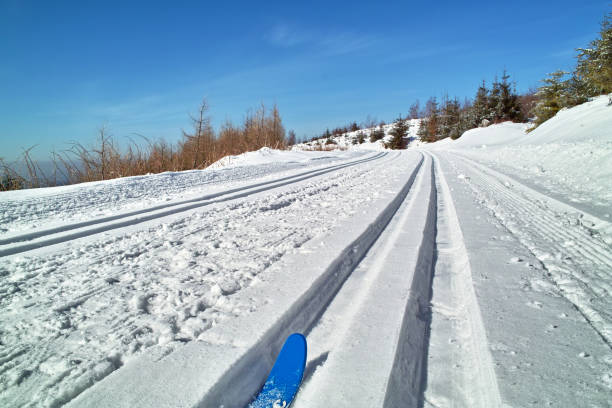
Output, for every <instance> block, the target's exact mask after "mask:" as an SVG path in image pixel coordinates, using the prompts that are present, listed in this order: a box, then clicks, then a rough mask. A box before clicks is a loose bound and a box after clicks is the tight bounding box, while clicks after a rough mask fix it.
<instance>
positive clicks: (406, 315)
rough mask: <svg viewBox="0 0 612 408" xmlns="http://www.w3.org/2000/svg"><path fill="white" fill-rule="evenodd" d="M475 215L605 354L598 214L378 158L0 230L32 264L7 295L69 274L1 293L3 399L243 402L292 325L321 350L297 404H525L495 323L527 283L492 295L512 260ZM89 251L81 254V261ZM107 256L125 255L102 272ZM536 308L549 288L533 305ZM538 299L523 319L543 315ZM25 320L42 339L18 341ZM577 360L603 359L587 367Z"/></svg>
mask: <svg viewBox="0 0 612 408" xmlns="http://www.w3.org/2000/svg"><path fill="white" fill-rule="evenodd" d="M372 185H375V186H376V189H373V188H372ZM459 190H461V191H459ZM461 194H463V196H461ZM460 197H463V198H461V199H459V198H460ZM466 197H467V199H466ZM315 198H316V199H315ZM470 200H473V201H470ZM466 214H475V217H476V218H477V219H480V218H481V216H482V217H483V218H484V215H485V214H488V215H489V217H490V218H487V219H488V220H489V221H488V224H487V223H486V222H485V226H484V227H483V230H482V231H485V232H486V234H488V233H489V228H495V229H497V230H503V231H505V232H507V233H508V235H509V237H510V238H508V240H514V241H516V242H519V243H520V245H521V246H522V248H524V250H525V251H526V252H528V253H529V256H531V257H533V258H534V259H537V262H539V263H540V264H539V266H538V268H540V269H541V270H542V271H543V274H542V276H540V275H538V277H539V278H541V280H540V281H538V280H536V279H534V280H533V282H532V284H533V285H534V287H535V286H536V284H537V285H540V286H542V287H546V288H548V289H549V290H551V291H553V292H554V295H555V299H556V300H555V302H558V303H559V304H561V305H562V307H567V308H568V310H569V308H573V309H575V311H576V313H575V314H576V316H577V317H576V318H575V323H573V324H576V325H577V327H580V328H581V330H582V332H581V336H582V337H581V340H580V341H581V342H583V343H584V344H592V345H593V350H595V349H597V350H599V351H601V350H604V352H605V350H608V351H609V349H610V344H611V343H610V336H611V335H610V325H609V322H610V321H611V320H612V317H611V316H610V315H609V311H610V310H612V307H611V305H610V300H609V298H610V296H609V294H610V289H611V288H610V287H608V286H607V284H606V282H608V281H609V280H610V279H609V273H610V270H612V256H611V254H610V248H609V246H608V245H607V244H606V243H605V241H604V240H603V239H602V237H601V236H600V235H598V232H597V229H596V228H594V227H593V225H594V224H593V223H592V222H591V221H588V222H589V225H585V224H584V220H585V219H587V220H593V219H594V218H593V217H590V216H588V215H587V218H584V216H583V215H579V214H581V213H580V212H579V211H577V210H576V211H575V212H574V211H573V209H572V208H571V207H568V206H567V204H562V203H558V202H556V201H555V200H554V199H550V198H549V197H545V196H543V195H542V194H541V193H539V192H535V191H533V190H531V189H529V188H528V187H525V186H522V185H520V183H518V182H516V181H513V180H511V179H508V178H507V177H506V176H504V175H503V174H500V173H497V172H496V171H495V170H493V169H491V168H488V167H486V166H483V165H481V164H479V163H476V162H474V161H473V160H471V159H469V158H467V157H463V156H459V155H455V154H451V153H440V152H429V151H406V152H401V153H398V152H392V153H388V154H386V153H379V154H375V155H372V156H369V157H366V158H364V159H360V160H354V161H351V162H346V163H341V164H335V165H331V166H326V167H323V168H317V169H315V170H310V171H305V172H301V173H298V174H294V175H292V176H287V177H284V178H280V179H277V180H269V181H266V182H260V183H256V184H248V185H245V186H241V187H240V188H234V189H228V190H226V191H223V192H218V193H215V194H211V195H207V196H203V197H199V198H197V199H190V200H183V201H180V202H173V203H169V204H164V205H158V206H155V207H150V208H147V209H141V210H138V211H132V212H126V213H122V214H118V215H116V216H112V217H103V218H96V219H91V220H88V221H86V222H79V223H74V224H70V225H67V226H64V227H62V228H54V229H47V230H41V231H38V232H34V233H28V234H23V235H20V236H13V237H10V238H5V239H4V240H3V241H1V242H0V245H2V246H4V248H2V249H0V256H4V257H5V258H4V259H7V260H8V261H9V262H10V267H15V268H17V267H22V268H23V269H24V270H23V273H22V274H21V275H20V277H19V279H13V280H12V282H11V284H12V286H10V285H9V286H4V287H3V288H0V291H2V294H3V295H9V298H10V297H11V296H13V297H16V298H18V297H19V296H21V295H20V293H28V295H29V298H35V297H36V296H37V295H38V296H40V294H42V293H46V292H45V291H47V292H48V289H49V285H48V282H47V281H48V280H49V279H51V280H53V279H55V280H56V284H55V286H54V287H56V288H59V287H60V286H62V285H66V282H72V284H73V285H72V286H71V285H68V288H66V287H65V286H64V287H63V288H62V289H61V290H59V289H58V290H57V292H56V293H55V294H56V296H53V293H51V294H50V295H51V296H49V297H48V300H46V301H43V302H42V303H43V304H39V305H37V306H36V307H31V306H32V305H31V304H30V303H28V299H26V298H23V299H19V301H13V302H12V303H11V301H10V300H9V301H6V300H3V301H0V306H2V307H3V308H5V309H6V310H8V311H9V313H12V314H18V313H21V312H23V313H25V314H27V317H28V319H26V321H27V323H26V324H22V325H20V327H19V328H18V330H16V332H15V333H14V334H13V337H8V341H7V340H5V341H4V342H5V344H3V351H2V353H1V354H0V376H4V377H2V378H6V379H7V381H6V383H7V384H12V385H13V386H14V387H18V389H19V390H20V391H19V392H16V393H8V392H7V389H8V388H6V387H5V388H0V403H8V404H9V405H23V406H28V401H29V398H32V396H34V397H36V398H38V399H40V400H44V401H46V404H47V405H51V406H58V405H63V404H68V405H70V406H74V407H80V406H100V407H106V406H109V407H110V406H113V407H137V406H142V407H149V406H181V407H218V406H224V407H243V406H247V405H248V403H249V401H251V399H252V398H253V396H255V395H256V393H257V392H258V390H259V389H260V388H261V386H262V384H263V382H264V381H265V379H266V376H267V373H268V372H269V370H270V369H271V367H272V365H273V363H274V360H275V357H276V355H277V354H278V352H279V351H280V349H281V347H282V345H283V342H284V340H285V339H286V338H287V336H288V335H289V334H291V333H293V332H301V333H304V334H305V335H306V337H307V341H308V347H309V349H308V361H307V365H306V372H305V377H304V381H303V384H302V387H301V389H300V391H299V393H298V395H297V399H296V400H295V403H294V406H295V407H297V408H305V407H326V406H338V407H341V406H350V407H376V406H381V407H423V406H427V407H438V406H450V405H453V406H462V407H501V406H507V405H509V406H513V405H515V404H516V405H519V406H522V405H523V402H524V400H522V399H521V398H528V397H529V396H527V397H526V396H524V395H519V396H516V395H515V394H514V390H512V389H511V388H508V386H507V384H509V383H513V382H514V383H516V382H520V381H525V380H524V379H523V377H525V375H524V374H521V373H518V372H517V373H512V372H510V373H507V372H506V371H504V370H503V367H502V368H500V365H499V361H500V359H502V358H506V357H505V356H502V355H501V353H505V352H506V350H507V348H503V347H501V346H500V345H499V344H500V342H499V336H500V331H499V330H498V329H497V326H496V325H493V324H491V321H492V319H495V318H497V319H501V318H500V316H503V317H504V318H506V316H505V315H503V314H501V313H502V312H499V313H500V314H497V315H496V313H498V311H497V309H496V308H497V307H499V309H500V310H502V309H504V308H508V307H509V305H510V304H511V301H514V300H517V299H518V301H519V302H523V303H521V306H525V305H524V303H525V302H524V301H522V300H521V299H522V298H521V296H523V293H522V292H520V290H518V289H517V293H518V295H512V296H514V297H512V296H511V294H508V295H507V296H506V298H505V299H503V300H502V299H498V301H499V302H502V303H500V306H497V305H496V304H495V303H490V302H489V303H487V302H485V305H486V307H487V309H482V303H483V299H481V298H480V294H481V292H486V290H489V288H490V287H491V285H492V284H491V283H490V281H489V280H488V279H489V278H487V274H488V273H492V272H491V270H490V269H492V268H495V263H496V262H498V261H499V260H498V259H484V260H483V259H478V260H476V261H477V262H475V259H473V258H472V255H471V254H472V253H474V249H473V246H474V245H481V246H482V244H479V243H478V242H479V241H478V239H477V238H478V236H477V234H476V233H475V232H474V231H472V230H471V229H469V228H468V229H467V235H466V233H465V225H464V218H462V217H466ZM577 214H578V215H577ZM356 219H358V220H359V222H355V220H356ZM581 219H582V220H583V223H581V222H580V220H581ZM517 220H520V221H517ZM577 220H578V221H577ZM492 223H495V225H494V226H493V225H492ZM297 225H299V227H297ZM601 225H602V224H597V226H598V227H600V226H601ZM604 227H606V226H604ZM482 231H480V232H482ZM152 232H153V235H154V236H155V237H154V238H152V239H145V238H146V237H148V236H151V235H152V234H151V233H152ZM486 234H485V235H486ZM98 236H100V238H99V239H98V238H96V239H94V238H95V237H98ZM82 238H84V239H85V241H84V244H83V245H80V244H79V242H81V239H82ZM487 239H488V238H487ZM542 242H544V243H545V245H542ZM55 244H61V245H58V246H57V247H55V246H54V245H55ZM495 251H497V252H499V253H501V255H502V256H508V258H510V257H511V255H512V253H510V251H509V250H507V249H504V247H499V248H497V247H496V248H495ZM497 252H496V254H497ZM28 254H32V255H28ZM558 254H563V256H560V255H558ZM27 256H31V258H24V257H27ZM84 256H87V258H88V261H87V263H86V264H85V265H83V264H82V263H80V262H77V260H78V259H79V258H81V257H84ZM496 256H498V255H496ZM513 259H514V258H513ZM521 262H522V261H521ZM26 263H27V265H26ZM511 263H512V262H511ZM106 264H112V265H114V267H113V268H110V269H107V270H104V271H103V273H102V272H100V274H98V273H95V272H96V269H97V268H99V266H100V265H106ZM511 266H512V265H511ZM538 268H535V267H534V268H532V269H534V270H535V272H538V271H539V270H540V269H538ZM8 270H9V267H5V268H4V270H3V269H0V274H2V273H4V274H5V275H7V276H8ZM185 270H187V271H189V273H188V274H187V275H185ZM3 271H4V272H3ZM60 271H61V275H60V274H59V273H60ZM92 271H93V273H92ZM535 272H534V273H535ZM58 275H60V276H58ZM599 278H605V279H599ZM505 279H507V277H506V278H505ZM143 281H145V282H144V283H143ZM515 286H517V287H518V286H519V285H518V284H516V285H515ZM536 292H537V291H536ZM534 293H535V292H534ZM534 293H531V292H529V294H528V295H525V296H540V294H539V292H537V293H535V294H534ZM126 299H127V302H126ZM508 299H509V300H508ZM534 299H536V297H534ZM537 299H539V300H542V299H544V298H542V297H537ZM2 302H5V303H4V304H3V303H2ZM504 302H506V303H504ZM533 305H535V306H536V307H540V308H541V307H542V306H541V305H542V302H539V301H535V300H534V301H531V302H529V304H528V305H527V306H528V307H527V306H525V307H526V309H525V310H531V309H530V308H533V307H534V306H533ZM525 310H524V309H520V310H519V309H517V310H514V311H513V312H514V313H513V315H512V316H514V318H515V319H516V320H518V321H524V322H525V325H524V326H525V327H529V322H528V321H525V319H528V317H529V315H528V314H526V313H527V312H525ZM563 310H565V309H563ZM563 315H564V316H566V318H567V316H569V315H571V312H567V313H564V314H563ZM491 316H494V317H493V318H492V317H491ZM572 316H573V315H571V316H570V317H572ZM557 317H558V316H557V315H555V316H552V315H551V316H549V317H547V318H548V319H555V318H557ZM539 319H542V317H539ZM50 321H53V322H56V323H53V324H49V323H48V322H50ZM40 322H46V323H44V324H42V323H40ZM89 322H93V323H91V324H90V323H89ZM0 323H3V322H1V321H0ZM539 323H541V322H540V321H538V324H539ZM549 326H551V327H552V326H554V327H555V328H556V327H557V326H555V325H552V324H550V325H549ZM100 327H103V328H104V329H100ZM547 327H548V326H547ZM19 330H21V331H19ZM28 330H29V331H32V330H33V331H35V332H36V333H37V335H38V336H39V338H40V337H42V338H44V341H43V342H42V346H41V342H40V340H39V341H38V344H34V342H32V344H28V342H27V341H25V342H24V341H23V340H22V339H20V338H19V336H20V335H21V334H22V333H24V332H26V331H28ZM100 330H105V331H103V332H100ZM100 335H106V336H108V337H107V338H105V341H104V342H100V341H98V340H97V337H99V336H100ZM520 335H523V333H522V332H520V330H519V333H518V334H517V342H520V341H522V340H521V339H522V337H519V336H520ZM491 338H492V339H493V341H492V340H491ZM67 339H69V340H70V341H67ZM19 340H21V341H19ZM507 340H508V342H512V341H513V340H512V339H507ZM519 340H520V341H519ZM562 340H563V341H564V343H563V347H566V348H567V347H570V346H568V345H567V342H568V341H571V340H567V339H565V338H564V339H562ZM11 341H12V342H11ZM576 341H578V340H576ZM525 350H527V351H526V353H527V354H528V347H526V348H525ZM519 351H521V350H519ZM79 353H80V354H81V355H84V356H86V357H85V358H83V362H79V363H77V364H75V365H74V366H72V367H62V368H61V369H59V370H57V372H55V371H54V370H53V369H47V370H48V371H50V372H51V374H50V376H51V379H50V380H49V379H47V380H46V381H44V382H43V381H41V380H38V381H37V379H36V377H35V374H34V373H35V372H36V367H41V366H44V365H45V364H47V365H49V363H48V361H54V360H53V359H54V357H56V356H57V355H58V354H59V355H60V356H63V357H64V358H68V357H69V356H72V355H75V354H79ZM515 354H516V353H514V354H512V355H515ZM583 360H584V359H583ZM580 364H583V365H584V366H585V367H586V364H592V363H589V362H588V361H582V362H580V363H577V364H576V365H574V366H573V367H574V368H576V367H583V366H580ZM554 367H555V368H554V369H555V370H556V371H557V375H561V376H563V375H570V376H571V373H570V372H569V371H568V368H567V367H566V366H563V365H562V364H561V363H560V362H559V363H558V364H557V366H554ZM590 369H591V370H592V369H593V367H592V366H591V367H590ZM563 370H565V371H563ZM587 370H588V369H587ZM45 378H46V377H45ZM500 378H501V379H502V380H504V382H503V384H500ZM527 378H529V376H527ZM134 379H138V380H137V381H134ZM11 381H12V383H11ZM41 384H42V385H41ZM75 384H76V385H75ZM580 386H581V385H578V386H577V387H580ZM589 390H590V392H592V390H591V389H589ZM583 391H584V390H583V389H582V388H580V389H578V393H576V390H575V389H572V387H568V390H567V393H568V395H570V396H571V395H574V394H575V395H576V397H575V398H585V397H584V395H583V394H580V393H581V392H583ZM599 392H600V394H593V395H591V396H589V397H588V398H592V401H595V405H597V401H600V400H598V398H601V395H603V398H604V399H605V391H603V392H602V391H601V390H599ZM581 395H582V397H581ZM547 397H548V396H547V395H542V396H541V398H543V399H545V398H547ZM529 398H532V397H529ZM568 398H570V397H568ZM532 400H533V398H532ZM579 401H584V400H580V399H579Z"/></svg>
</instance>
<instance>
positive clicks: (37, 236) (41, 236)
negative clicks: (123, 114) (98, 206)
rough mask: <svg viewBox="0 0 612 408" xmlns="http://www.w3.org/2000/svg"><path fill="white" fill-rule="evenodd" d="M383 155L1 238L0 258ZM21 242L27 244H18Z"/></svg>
mask: <svg viewBox="0 0 612 408" xmlns="http://www.w3.org/2000/svg"><path fill="white" fill-rule="evenodd" d="M386 154H387V153H384V152H383V153H378V154H376V155H373V156H371V157H368V158H365V159H361V160H354V161H351V162H348V163H343V164H339V165H333V166H328V167H325V168H322V169H316V170H310V171H306V172H301V173H298V174H295V175H291V176H287V177H283V178H280V179H274V180H271V181H265V182H261V183H255V184H249V185H246V186H242V187H239V188H234V189H229V190H225V191H221V192H218V193H214V194H208V195H205V196H203V197H198V198H194V199H189V200H181V201H178V202H172V203H168V204H162V205H156V206H153V207H149V208H145V209H142V210H138V211H130V212H126V213H122V214H117V215H113V216H107V217H98V218H93V219H90V220H87V221H82V222H78V223H73V224H66V225H62V226H60V227H55V228H50V229H42V230H38V231H34V232H28V233H25V234H19V235H15V236H12V237H9V238H3V239H0V257H3V256H7V255H12V254H17V253H20V252H25V251H29V250H32V249H36V248H41V247H45V246H49V245H54V244H58V243H61V242H66V241H70V240H73V239H77V238H82V237H86V236H89V235H93V234H99V233H102V232H106V231H109V230H112V229H116V228H122V227H126V226H131V225H134V224H138V223H142V222H145V221H150V220H154V219H157V218H161V217H165V216H168V215H173V214H177V213H179V212H183V211H188V210H191V209H195V208H199V207H203V206H207V205H211V204H215V203H221V202H224V201H230V200H236V199H238V198H241V197H246V196H248V195H252V194H255V193H259V192H263V191H268V190H272V189H274V188H278V187H282V186H286V185H288V184H292V183H297V182H300V181H303V180H308V179H311V178H314V177H318V176H322V175H325V174H327V173H330V172H333V171H337V170H341V169H344V168H346V167H351V166H356V165H359V164H361V163H367V162H369V161H373V160H377V159H380V158H382V157H384V156H386ZM119 220H120V221H119ZM22 242H27V243H25V244H21V243H22Z"/></svg>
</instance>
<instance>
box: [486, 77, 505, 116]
mask: <svg viewBox="0 0 612 408" xmlns="http://www.w3.org/2000/svg"><path fill="white" fill-rule="evenodd" d="M488 99H489V100H488V101H487V117H486V118H487V119H488V120H490V121H491V122H496V121H497V120H498V119H499V118H500V117H501V114H502V112H501V111H502V109H501V107H502V105H501V87H500V83H499V81H498V80H497V77H496V78H495V80H494V81H493V87H492V88H491V92H490V93H489V98H488Z"/></svg>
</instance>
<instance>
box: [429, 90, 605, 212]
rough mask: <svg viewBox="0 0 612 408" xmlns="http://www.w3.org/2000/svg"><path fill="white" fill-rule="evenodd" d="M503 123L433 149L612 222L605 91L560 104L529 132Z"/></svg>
mask: <svg viewBox="0 0 612 408" xmlns="http://www.w3.org/2000/svg"><path fill="white" fill-rule="evenodd" d="M527 127H528V126H527V125H523V124H512V123H509V122H508V123H502V124H500V125H493V126H489V127H487V128H480V129H473V130H470V131H468V132H466V133H465V134H464V135H463V136H462V137H461V138H459V139H457V140H455V141H453V140H450V139H447V140H443V141H440V142H437V143H434V144H432V145H431V146H429V148H431V149H443V150H448V149H451V150H456V151H457V152H459V153H462V154H467V155H469V156H470V157H473V158H475V159H477V160H479V161H481V162H486V163H488V164H489V165H491V166H493V167H494V168H497V169H499V170H501V171H503V172H504V173H506V174H508V175H511V176H513V177H515V178H516V179H518V180H520V181H521V182H523V183H525V184H527V185H530V186H534V187H536V188H538V189H542V190H543V191H546V194H548V195H552V196H554V197H556V198H557V199H559V200H561V201H563V202H566V203H568V204H570V205H572V206H576V207H577V208H579V209H582V210H584V211H585V212H587V213H589V214H591V215H593V216H596V217H598V218H599V219H601V220H605V221H608V222H610V221H612V219H611V217H612V211H611V210H610V209H611V208H612V107H611V106H610V105H609V97H608V96H605V95H604V96H600V97H598V98H594V99H593V100H592V101H590V102H587V103H585V104H582V105H580V106H576V107H573V108H571V109H563V110H562V111H560V112H559V113H558V114H557V115H556V116H555V117H554V118H552V119H550V120H548V121H547V122H545V123H544V124H542V125H541V126H539V127H538V128H537V129H535V130H534V131H533V132H530V133H525V130H526V129H527Z"/></svg>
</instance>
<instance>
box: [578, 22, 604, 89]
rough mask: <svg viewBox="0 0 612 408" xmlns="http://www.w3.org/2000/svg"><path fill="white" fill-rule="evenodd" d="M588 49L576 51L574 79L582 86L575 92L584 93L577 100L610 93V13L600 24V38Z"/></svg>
mask: <svg viewBox="0 0 612 408" xmlns="http://www.w3.org/2000/svg"><path fill="white" fill-rule="evenodd" d="M590 45H591V46H590V47H589V48H583V49H578V57H577V58H578V62H577V65H576V79H577V81H578V82H581V83H582V84H581V85H580V86H578V87H577V90H581V91H582V92H584V94H582V95H576V96H578V97H579V98H580V97H582V98H585V97H591V96H597V95H601V94H606V93H610V92H612V13H610V14H608V15H607V16H605V17H604V20H603V21H602V23H601V30H600V38H598V39H596V40H594V41H592V42H591V44H590Z"/></svg>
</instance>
